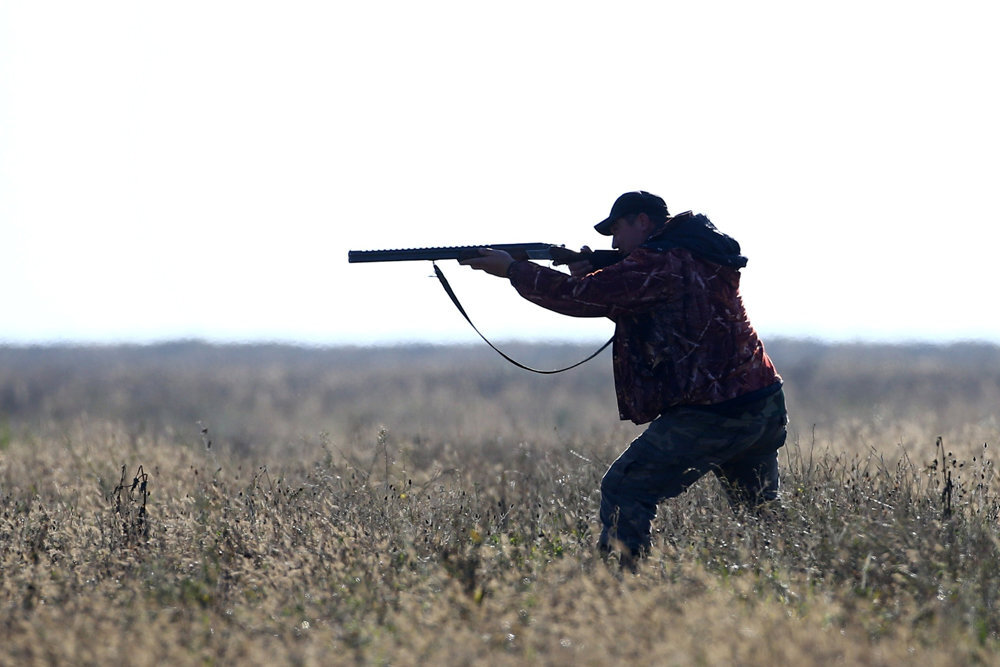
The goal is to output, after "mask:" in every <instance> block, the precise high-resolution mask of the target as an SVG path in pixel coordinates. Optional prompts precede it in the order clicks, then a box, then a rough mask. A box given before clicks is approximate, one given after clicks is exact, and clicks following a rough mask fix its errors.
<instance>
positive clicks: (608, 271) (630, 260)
mask: <svg viewBox="0 0 1000 667" xmlns="http://www.w3.org/2000/svg"><path fill="white" fill-rule="evenodd" d="M681 253H685V254H686V251H668V252H656V251H650V250H645V249H639V250H636V251H634V252H633V253H632V254H630V255H629V256H628V257H626V258H625V259H623V260H622V261H620V262H618V263H616V264H612V265H611V266H609V267H606V268H604V269H601V270H599V271H595V272H593V273H590V274H588V275H586V276H583V277H581V278H576V277H573V276H570V275H568V274H565V273H562V272H560V271H556V270H554V269H549V268H546V267H543V266H539V265H537V264H532V263H531V262H516V263H514V264H513V265H512V266H511V269H510V273H509V274H508V275H509V277H510V282H511V284H512V285H513V286H514V289H516V290H517V291H518V293H519V294H520V295H521V296H523V297H524V298H525V299H527V300H529V301H531V302H532V303H535V304H537V305H539V306H542V307H543V308H547V309H549V310H552V311H555V312H557V313H561V314H563V315H571V316H573V317H610V318H614V317H616V316H618V315H623V314H626V313H635V312H641V311H644V310H647V309H649V308H650V307H652V306H653V305H655V304H656V303H657V302H659V301H662V300H663V299H664V298H666V297H667V296H669V294H670V293H671V291H673V290H675V289H676V285H677V276H678V275H679V273H680V262H681V259H680V254H681Z"/></svg>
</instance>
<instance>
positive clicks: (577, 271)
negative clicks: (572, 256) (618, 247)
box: [566, 246, 594, 278]
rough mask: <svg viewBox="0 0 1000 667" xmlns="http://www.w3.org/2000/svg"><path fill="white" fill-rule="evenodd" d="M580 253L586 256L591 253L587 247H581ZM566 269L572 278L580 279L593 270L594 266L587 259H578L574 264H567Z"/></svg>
mask: <svg viewBox="0 0 1000 667" xmlns="http://www.w3.org/2000/svg"><path fill="white" fill-rule="evenodd" d="M580 252H581V253H582V254H587V253H590V252H593V251H592V250H591V249H590V248H589V247H588V246H583V247H582V248H580ZM566 268H568V269H569V272H570V275H572V276H573V277H575V278H582V277H583V276H585V275H587V274H588V273H590V272H591V271H593V270H594V265H593V264H591V263H590V260H589V259H579V260H577V261H575V262H570V263H569V264H567V265H566Z"/></svg>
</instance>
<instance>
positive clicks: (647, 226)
mask: <svg viewBox="0 0 1000 667" xmlns="http://www.w3.org/2000/svg"><path fill="white" fill-rule="evenodd" d="M636 220H637V221H638V222H639V224H640V225H642V228H643V229H644V230H645V232H646V233H647V234H649V233H651V232H652V231H653V227H654V225H653V221H652V220H650V219H649V216H648V215H646V214H645V213H639V214H638V216H636Z"/></svg>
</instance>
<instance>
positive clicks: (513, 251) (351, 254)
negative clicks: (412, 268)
mask: <svg viewBox="0 0 1000 667" xmlns="http://www.w3.org/2000/svg"><path fill="white" fill-rule="evenodd" d="M480 248H492V249H494V250H503V251H504V252H507V253H509V254H510V256H511V257H513V258H514V259H517V260H525V259H541V260H551V261H552V263H553V264H555V265H556V266H559V265H562V264H570V263H572V262H577V261H581V260H587V261H589V262H590V265H591V266H592V267H593V268H594V270H595V271H596V270H597V269H603V268H604V267H606V266H611V265H612V264H614V263H615V262H618V261H619V260H621V258H622V254H621V253H620V252H618V251H617V250H591V251H589V252H577V251H575V250H570V249H568V248H566V247H564V246H559V245H553V244H551V243H501V244H495V245H463V246H442V247H437V248H400V249H395V250H349V251H348V252H347V261H348V262H350V263H351V264H355V263H359V262H412V261H419V260H430V261H436V260H440V259H471V258H472V257H477V256H478V255H479V250H480Z"/></svg>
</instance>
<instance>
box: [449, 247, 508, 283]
mask: <svg viewBox="0 0 1000 667" xmlns="http://www.w3.org/2000/svg"><path fill="white" fill-rule="evenodd" d="M458 263H459V264H462V265H464V266H471V267H472V268H474V269H476V270H477V271H485V272H486V273H488V274H490V275H492V276H497V277H498V278H506V277H507V270H508V269H510V265H511V264H513V263H514V258H513V257H511V256H510V254H509V253H506V252H504V251H503V250H493V249H492V248H480V249H479V257H471V258H469V259H460V260H458Z"/></svg>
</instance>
